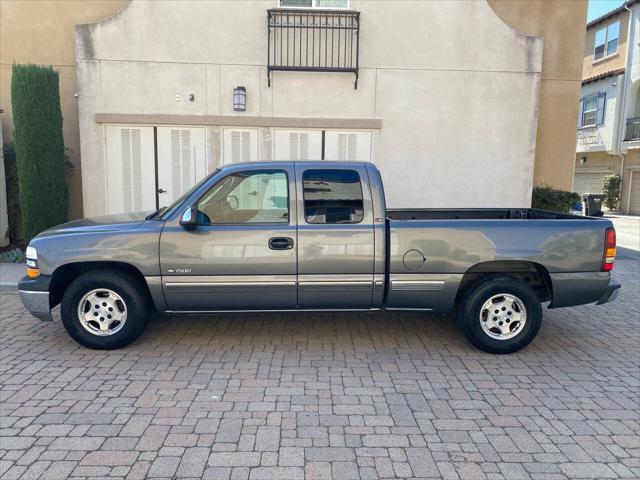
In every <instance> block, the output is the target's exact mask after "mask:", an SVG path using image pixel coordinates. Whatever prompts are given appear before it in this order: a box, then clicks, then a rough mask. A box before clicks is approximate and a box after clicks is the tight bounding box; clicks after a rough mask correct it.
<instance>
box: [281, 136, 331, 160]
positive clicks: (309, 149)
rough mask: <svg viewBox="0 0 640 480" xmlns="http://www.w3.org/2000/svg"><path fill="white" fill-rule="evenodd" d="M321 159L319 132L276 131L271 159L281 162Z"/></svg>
mask: <svg viewBox="0 0 640 480" xmlns="http://www.w3.org/2000/svg"><path fill="white" fill-rule="evenodd" d="M321 158H322V131H321V130H279V129H278V130H276V131H275V133H274V143H273V159H274V160H283V161H293V160H320V159H321Z"/></svg>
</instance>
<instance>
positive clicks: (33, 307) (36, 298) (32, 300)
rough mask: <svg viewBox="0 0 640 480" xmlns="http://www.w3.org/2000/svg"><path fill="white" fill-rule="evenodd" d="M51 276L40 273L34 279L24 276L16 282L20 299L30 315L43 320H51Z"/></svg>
mask: <svg viewBox="0 0 640 480" xmlns="http://www.w3.org/2000/svg"><path fill="white" fill-rule="evenodd" d="M50 281H51V277H49V276H47V275H41V276H40V277H38V278H36V279H32V278H29V277H24V278H23V279H22V280H20V282H18V293H19V294H20V300H22V303H23V304H24V306H25V308H26V309H27V310H28V311H29V313H30V314H31V315H33V316H34V317H36V318H37V319H38V320H41V321H43V322H53V316H52V315H51V304H50V301H49V283H50Z"/></svg>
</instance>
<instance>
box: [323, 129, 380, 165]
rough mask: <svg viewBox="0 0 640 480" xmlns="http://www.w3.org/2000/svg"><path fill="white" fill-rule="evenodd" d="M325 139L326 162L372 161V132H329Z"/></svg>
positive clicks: (326, 133)
mask: <svg viewBox="0 0 640 480" xmlns="http://www.w3.org/2000/svg"><path fill="white" fill-rule="evenodd" d="M324 138H325V139H324V141H325V145H324V152H325V153H324V158H325V160H345V161H355V162H370V161H371V132H357V131H353V132H344V131H339V130H327V131H326V132H325V137H324Z"/></svg>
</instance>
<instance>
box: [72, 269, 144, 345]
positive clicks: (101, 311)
mask: <svg viewBox="0 0 640 480" xmlns="http://www.w3.org/2000/svg"><path fill="white" fill-rule="evenodd" d="M60 313H61V316H62V323H63V325H64V328H65V329H66V330H67V332H68V333H69V335H70V336H71V338H73V339H74V340H75V341H76V342H78V343H79V344H80V345H83V346H85V347H88V348H93V349H99V350H113V349H116V348H121V347H124V346H126V345H128V344H129V343H131V342H133V341H134V340H135V339H136V338H138V336H139V335H140V334H141V333H142V332H143V330H144V329H145V327H146V326H147V323H148V320H149V313H150V302H149V300H148V298H147V295H146V294H145V292H144V290H143V289H142V287H141V285H140V283H139V282H138V281H137V280H136V278H135V277H133V276H132V275H130V274H129V273H127V272H120V271H115V270H94V271H90V272H87V273H85V274H83V275H80V276H79V277H78V278H76V279H75V280H74V281H73V282H72V283H71V284H70V285H69V287H68V288H67V290H66V291H65V293H64V296H63V297H62V304H61V306H60Z"/></svg>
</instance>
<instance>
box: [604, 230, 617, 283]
mask: <svg viewBox="0 0 640 480" xmlns="http://www.w3.org/2000/svg"><path fill="white" fill-rule="evenodd" d="M615 259H616V230H615V229H614V228H613V227H609V228H607V229H606V230H605V231H604V256H603V258H602V271H603V272H609V271H611V270H613V262H614V260H615Z"/></svg>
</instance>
